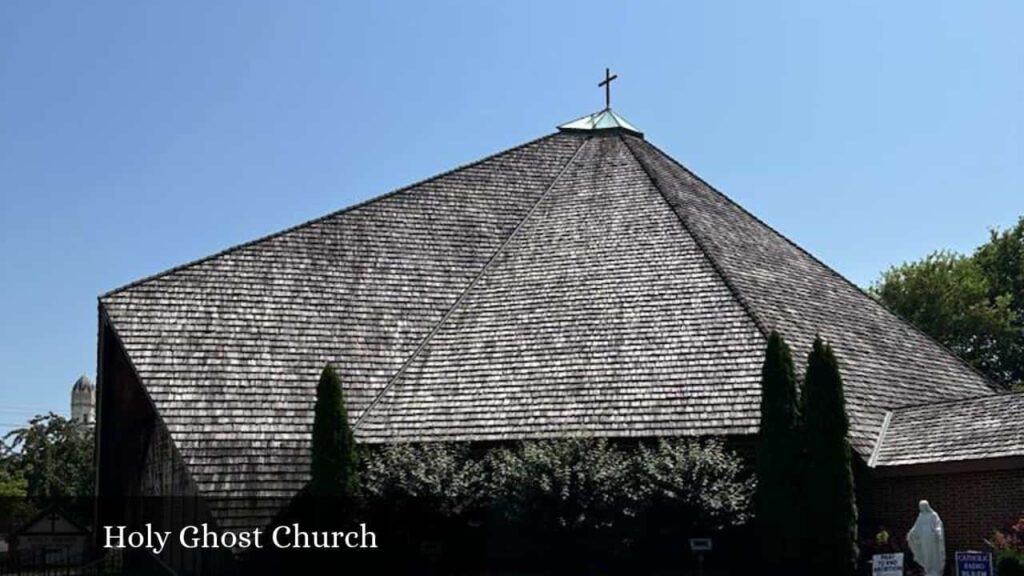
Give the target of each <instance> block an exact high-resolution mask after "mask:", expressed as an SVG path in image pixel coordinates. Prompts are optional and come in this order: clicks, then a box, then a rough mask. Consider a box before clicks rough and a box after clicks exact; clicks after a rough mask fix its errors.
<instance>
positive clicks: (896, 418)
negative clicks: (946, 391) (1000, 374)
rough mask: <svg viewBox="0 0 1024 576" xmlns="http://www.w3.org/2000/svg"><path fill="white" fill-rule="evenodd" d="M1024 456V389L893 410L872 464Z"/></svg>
mask: <svg viewBox="0 0 1024 576" xmlns="http://www.w3.org/2000/svg"><path fill="white" fill-rule="evenodd" d="M1015 456H1024V394H1021V393H1017V394H998V395H994V396H983V397H981V398H971V399H967V400H952V401H947V402H938V403H934V404H925V405H922V406H911V407H907V408H898V409H896V410H893V411H892V412H891V413H890V415H889V417H888V419H887V423H886V425H885V427H884V430H883V432H882V434H881V437H880V438H879V440H878V447H877V449H876V450H875V453H874V455H873V456H872V458H871V462H870V463H871V465H872V466H873V467H886V466H908V465H913V464H934V463H940V462H962V461H968V460H983V459H994V458H1009V457H1015Z"/></svg>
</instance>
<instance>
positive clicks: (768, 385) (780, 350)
mask: <svg viewBox="0 0 1024 576" xmlns="http://www.w3.org/2000/svg"><path fill="white" fill-rule="evenodd" d="M801 446H802V445H801V438H800V412H799V400H798V398H797V387H796V377H795V376H794V374H793V356H792V353H791V352H790V349H789V346H787V345H786V342H785V340H783V338H782V336H781V335H779V334H778V333H777V332H775V331H772V333H771V334H770V335H769V336H768V348H767V350H766V352H765V359H764V365H763V366H762V367H761V431H760V436H759V438H758V446H757V467H756V472H757V492H756V494H755V504H756V513H757V518H756V522H757V527H758V531H759V536H760V537H759V542H760V545H761V558H762V561H763V563H764V568H765V573H768V574H783V573H791V572H792V570H793V569H794V568H795V567H796V566H798V565H799V563H800V561H801V559H800V556H801V551H800V544H801V540H802V534H803V530H802V526H801V524H800V521H801V519H802V518H803V513H802V509H801V491H800V483H799V481H798V480H799V479H800V477H801V474H800V470H801V469H802V458H801V452H802V451H801Z"/></svg>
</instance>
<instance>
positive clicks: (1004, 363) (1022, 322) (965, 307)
mask: <svg viewBox="0 0 1024 576" xmlns="http://www.w3.org/2000/svg"><path fill="white" fill-rule="evenodd" d="M870 291H871V293H872V294H873V295H874V296H875V297H876V298H878V299H879V300H880V301H881V302H882V303H883V304H885V305H886V306H887V307H889V308H890V309H891V310H893V311H895V312H896V313H898V314H900V315H901V316H903V317H905V318H907V319H908V320H910V321H911V322H912V323H913V324H914V325H916V326H917V327H918V328H920V329H921V330H923V331H924V332H925V333H927V334H928V335H930V336H931V337H932V338H935V339H936V340H938V341H939V342H941V343H943V344H945V345H946V346H948V347H949V348H950V349H951V350H953V352H955V353H956V354H957V355H959V356H960V357H962V358H963V359H964V360H966V361H967V362H968V363H970V364H971V365H972V366H974V367H975V368H977V369H978V370H980V371H981V372H983V373H984V374H986V375H987V376H988V377H989V378H990V379H992V380H993V381H994V382H997V383H999V384H1002V385H1004V386H1014V385H1017V386H1019V385H1021V384H1022V383H1024V218H1021V219H1020V220H1019V221H1018V223H1017V225H1016V226H1015V227H1013V228H1010V229H1008V230H1005V231H999V230H994V231H992V232H991V236H990V238H989V241H988V242H987V243H985V244H983V245H982V246H980V247H979V248H978V249H977V250H976V251H975V252H974V254H972V255H970V256H964V255H961V254H956V253H953V252H948V251H939V252H935V253H933V254H930V255H928V256H927V257H925V258H924V259H922V260H919V261H917V262H911V263H905V264H902V265H900V266H895V267H893V268H891V269H889V270H887V271H886V272H884V273H883V274H882V276H881V278H880V279H879V280H878V281H877V282H876V283H875V284H874V285H873V286H872V287H871V288H870Z"/></svg>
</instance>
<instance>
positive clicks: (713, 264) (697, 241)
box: [617, 134, 770, 338]
mask: <svg viewBox="0 0 1024 576" xmlns="http://www.w3.org/2000/svg"><path fill="white" fill-rule="evenodd" d="M617 136H618V138H619V139H620V140H622V143H623V144H625V145H626V149H627V150H629V154H630V156H632V157H633V160H634V161H635V162H636V163H637V165H639V166H640V169H641V170H643V171H644V174H645V175H646V176H647V179H648V180H650V182H651V185H652V186H654V189H655V190H657V191H658V195H659V196H661V199H662V200H664V201H665V204H667V205H668V209H669V210H670V211H671V212H672V213H673V214H675V216H676V219H677V220H678V221H679V224H680V225H681V226H682V227H683V230H685V231H686V233H687V234H688V235H689V236H690V238H692V239H693V242H694V243H695V244H696V245H697V248H698V249H699V250H700V252H701V254H703V255H704V258H705V259H706V260H707V261H708V263H709V264H711V268H712V269H713V270H714V271H715V274H717V275H718V277H719V278H720V279H721V280H722V284H724V285H725V287H726V289H727V290H729V292H730V293H731V294H732V295H733V297H734V298H735V299H736V302H737V303H739V305H740V308H742V309H743V311H744V312H746V314H747V316H748V317H749V318H750V320H751V322H753V323H754V327H755V328H757V330H758V331H759V332H760V333H761V335H762V336H764V337H765V338H767V337H768V335H769V334H770V331H769V330H768V329H767V327H766V326H765V325H764V324H763V323H762V322H761V319H760V318H758V317H757V315H756V314H754V310H753V308H751V306H750V305H749V304H748V303H747V300H746V298H745V297H744V296H743V294H742V293H741V292H740V290H739V288H737V287H736V286H735V285H733V283H732V281H731V280H729V277H728V276H726V275H725V271H724V270H722V267H721V266H719V265H718V261H717V260H715V258H714V257H713V256H712V255H711V252H709V251H708V249H707V247H706V246H704V241H703V240H702V239H701V238H700V237H699V236H698V235H697V234H696V233H695V232H694V231H693V229H692V228H691V227H690V224H689V223H688V222H687V221H686V219H685V218H684V217H683V215H682V214H680V213H679V211H677V210H676V209H675V208H674V207H673V206H672V203H671V202H669V199H668V196H667V195H666V194H665V191H664V190H663V189H662V188H661V186H660V185H659V184H658V181H657V179H656V178H655V177H654V175H653V174H652V173H651V171H650V170H649V169H648V168H647V165H646V164H645V163H644V161H643V160H641V159H640V157H639V156H637V154H636V152H635V151H634V150H633V146H632V145H631V144H630V143H629V141H628V140H627V139H625V138H624V137H623V136H622V135H621V134H618V135H617ZM659 152H660V150H659Z"/></svg>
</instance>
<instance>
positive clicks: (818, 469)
mask: <svg viewBox="0 0 1024 576" xmlns="http://www.w3.org/2000/svg"><path fill="white" fill-rule="evenodd" d="M802 412H803V420H804V437H805V443H806V446H807V464H808V472H807V475H806V479H807V483H806V486H805V502H806V506H807V507H806V511H807V515H806V518H807V522H808V527H809V529H808V531H807V540H806V541H805V552H806V554H807V558H808V562H809V564H810V565H809V569H810V573H811V574H835V575H836V576H848V575H852V574H854V572H855V571H856V567H857V504H856V501H855V497H854V486H853V470H852V468H851V456H850V441H849V439H848V436H847V435H848V432H849V427H850V425H849V421H848V419H847V416H846V399H845V397H844V395H843V380H842V377H841V376H840V374H839V362H838V361H837V360H836V356H835V354H834V353H833V351H832V347H831V346H829V345H827V344H825V343H824V342H822V340H821V338H820V337H818V338H815V340H814V347H813V348H812V350H811V353H810V356H809V357H808V359H807V375H806V376H805V377H804V387H803V410H802Z"/></svg>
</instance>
